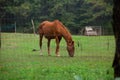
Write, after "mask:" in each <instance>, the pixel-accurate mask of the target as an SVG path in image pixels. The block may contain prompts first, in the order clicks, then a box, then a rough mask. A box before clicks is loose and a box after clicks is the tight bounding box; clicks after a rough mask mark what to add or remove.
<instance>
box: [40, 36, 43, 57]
mask: <svg viewBox="0 0 120 80" xmlns="http://www.w3.org/2000/svg"><path fill="white" fill-rule="evenodd" d="M42 39H43V34H40V40H39V46H40V55H43V54H42Z"/></svg>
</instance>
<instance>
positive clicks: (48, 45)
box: [47, 39, 51, 56]
mask: <svg viewBox="0 0 120 80" xmlns="http://www.w3.org/2000/svg"><path fill="white" fill-rule="evenodd" d="M50 41H51V39H48V43H47V47H48V56H50Z"/></svg>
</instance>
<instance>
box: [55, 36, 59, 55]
mask: <svg viewBox="0 0 120 80" xmlns="http://www.w3.org/2000/svg"><path fill="white" fill-rule="evenodd" d="M59 43H60V39H59V38H58V37H56V56H60V54H59Z"/></svg>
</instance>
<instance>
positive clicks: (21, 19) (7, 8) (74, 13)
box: [0, 0, 113, 33]
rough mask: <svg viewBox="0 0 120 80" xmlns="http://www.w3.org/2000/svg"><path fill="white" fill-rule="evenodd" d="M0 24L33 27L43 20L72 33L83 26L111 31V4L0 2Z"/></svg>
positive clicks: (106, 0) (89, 0)
mask: <svg viewBox="0 0 120 80" xmlns="http://www.w3.org/2000/svg"><path fill="white" fill-rule="evenodd" d="M0 5H1V7H0V11H1V12H0V20H1V24H10V23H15V22H16V24H17V27H19V28H23V27H24V28H28V27H31V26H32V25H31V19H33V20H34V22H35V26H36V27H37V26H38V24H39V23H40V22H42V21H43V20H50V21H52V20H54V19H59V20H60V21H62V22H63V23H64V24H65V25H66V26H67V27H68V28H69V29H70V31H72V33H79V30H80V29H81V28H82V27H84V26H87V25H92V26H102V27H103V28H104V29H110V28H111V21H112V19H111V15H112V5H113V4H112V0H14V1H13V0H0Z"/></svg>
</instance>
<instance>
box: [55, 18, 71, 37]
mask: <svg viewBox="0 0 120 80" xmlns="http://www.w3.org/2000/svg"><path fill="white" fill-rule="evenodd" d="M55 21H57V22H58V23H59V24H60V25H61V27H63V28H64V29H65V31H66V32H67V33H68V34H69V35H71V34H70V32H69V30H68V29H67V28H66V27H65V26H64V25H63V23H62V22H60V21H59V20H55Z"/></svg>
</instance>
